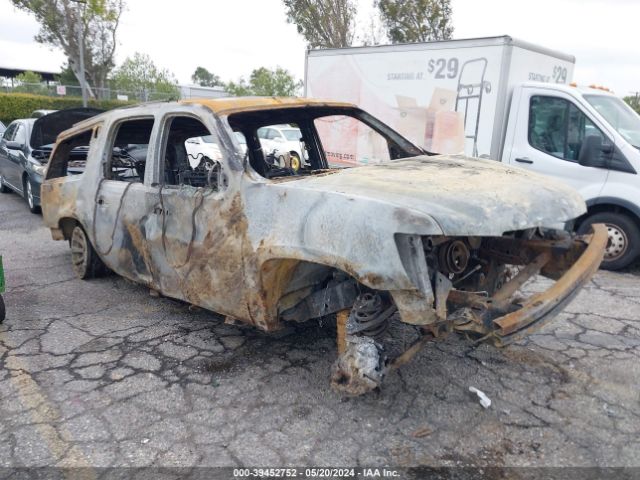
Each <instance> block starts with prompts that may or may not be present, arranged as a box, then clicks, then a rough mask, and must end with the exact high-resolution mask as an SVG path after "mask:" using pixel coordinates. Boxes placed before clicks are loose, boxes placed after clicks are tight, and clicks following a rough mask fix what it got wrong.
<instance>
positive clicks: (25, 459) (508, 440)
mask: <svg viewBox="0 0 640 480" xmlns="http://www.w3.org/2000/svg"><path fill="white" fill-rule="evenodd" d="M0 254H1V255H2V256H3V257H4V267H5V276H6V283H7V292H6V294H5V302H6V305H7V312H8V313H7V319H6V321H5V322H4V324H3V325H1V326H0V466H2V467H17V466H55V465H57V466H83V467H87V468H89V469H91V468H98V467H116V466H149V465H153V466H184V467H191V466H252V467H255V466H284V465H296V466H302V465H315V466H339V465H340V466H347V465H348V466H381V465H390V466H399V467H408V466H419V465H429V466H461V465H463V466H500V467H502V466H640V388H639V386H640V268H638V267H637V266H636V267H635V268H632V269H630V270H629V271H626V272H622V273H611V272H604V271H601V272H599V273H598V274H597V275H596V276H595V277H594V279H593V280H592V281H591V282H590V284H589V285H588V286H587V287H586V288H585V289H584V290H583V291H582V292H581V293H580V294H579V296H578V297H577V299H576V300H575V301H574V302H573V303H571V304H570V305H569V307H568V308H567V309H566V310H565V311H564V312H563V313H562V314H561V315H559V316H558V317H557V318H556V319H555V320H554V321H552V322H551V323H550V324H549V325H547V326H546V327H544V328H543V329H542V330H541V331H540V332H539V333H538V334H536V335H533V336H531V337H529V338H527V339H526V340H524V341H522V342H521V343H519V344H516V345H512V346H510V347H508V348H505V349H501V350H499V349H496V348H494V347H492V346H489V345H475V344H474V343H473V342H471V341H469V340H466V339H464V338H461V337H457V336H456V337H450V338H449V339H447V340H446V341H443V342H437V343H433V344H430V345H428V346H427V347H426V348H425V349H424V350H423V351H422V352H420V353H419V355H418V356H417V357H416V358H415V359H414V360H413V361H412V362H411V363H409V364H408V365H406V366H404V367H402V368H401V369H400V370H399V371H398V372H395V373H392V374H390V375H389V377H388V378H387V379H386V381H385V384H384V386H383V388H382V390H381V391H380V392H374V393H371V394H368V395H366V396H363V397H359V398H350V399H345V398H342V397H340V396H339V395H337V394H336V393H334V392H333V391H332V390H331V389H330V388H329V375H330V367H331V364H332V362H333V361H334V359H335V356H336V347H335V337H334V335H335V328H334V327H333V326H332V325H330V324H325V325H320V324H318V323H315V322H314V323H309V324H307V325H301V326H296V327H291V328H287V329H285V330H283V331H281V332H278V333H277V334H271V335H269V334H265V333H261V332H259V331H257V330H255V329H253V328H249V327H238V326H231V325H226V324H225V323H224V321H223V319H222V318H221V317H220V316H218V315H216V314H214V313H211V312H207V311H203V310H194V309H190V308H189V306H188V305H185V304H183V303H180V302H177V301H174V300H170V299H166V298H154V297H151V296H150V295H149V292H148V290H146V289H145V288H144V287H141V286H139V285H135V284H133V283H131V282H129V281H127V280H124V279H122V278H120V277H118V276H115V275H110V276H107V277H104V278H100V279H96V280H90V281H82V280H78V279H77V278H75V276H74V274H73V272H72V269H71V264H70V254H69V249H68V245H67V244H66V243H65V242H54V241H53V240H52V239H51V235H50V233H49V231H48V230H47V229H46V228H45V227H44V226H43V225H42V218H41V216H39V215H33V214H31V213H29V211H28V210H27V207H26V204H25V203H24V201H23V200H22V199H20V198H19V197H18V196H17V195H15V194H10V195H1V196H0ZM544 286H545V281H544V280H542V281H538V282H536V283H535V284H533V285H531V286H530V287H529V288H531V289H539V288H544ZM470 386H473V387H476V388H478V389H480V390H481V391H482V392H484V393H485V394H486V395H487V396H488V397H489V398H490V399H491V402H492V403H491V406H490V407H489V408H486V409H485V408H483V407H482V406H481V405H480V404H479V401H478V398H477V396H475V395H474V394H472V393H471V392H470V391H469V387H470Z"/></svg>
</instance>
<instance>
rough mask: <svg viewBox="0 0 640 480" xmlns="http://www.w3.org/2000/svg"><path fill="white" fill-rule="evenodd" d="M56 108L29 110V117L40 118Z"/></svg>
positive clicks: (54, 111) (53, 111)
mask: <svg viewBox="0 0 640 480" xmlns="http://www.w3.org/2000/svg"><path fill="white" fill-rule="evenodd" d="M57 111H58V110H34V111H33V112H31V118H40V117H44V116H45V115H51V114H52V113H56V112H57Z"/></svg>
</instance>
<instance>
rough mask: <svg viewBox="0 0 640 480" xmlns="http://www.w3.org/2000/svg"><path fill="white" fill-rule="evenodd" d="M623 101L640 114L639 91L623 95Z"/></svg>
mask: <svg viewBox="0 0 640 480" xmlns="http://www.w3.org/2000/svg"><path fill="white" fill-rule="evenodd" d="M624 101H625V102H627V103H628V104H629V106H630V107H631V108H633V109H634V110H635V111H636V112H638V115H640V93H638V92H636V94H635V95H633V96H628V97H624Z"/></svg>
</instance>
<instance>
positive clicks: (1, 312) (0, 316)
mask: <svg viewBox="0 0 640 480" xmlns="http://www.w3.org/2000/svg"><path fill="white" fill-rule="evenodd" d="M6 314H7V310H6V309H5V306H4V300H3V298H2V295H0V323H2V322H4V318H5V316H6Z"/></svg>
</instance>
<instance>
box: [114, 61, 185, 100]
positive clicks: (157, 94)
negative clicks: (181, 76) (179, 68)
mask: <svg viewBox="0 0 640 480" xmlns="http://www.w3.org/2000/svg"><path fill="white" fill-rule="evenodd" d="M111 80H112V83H113V86H114V88H115V89H117V90H122V91H125V92H134V93H136V94H138V95H140V96H141V98H147V99H149V100H154V99H156V98H162V99H178V98H179V97H180V90H179V88H178V82H177V80H176V79H175V77H174V75H173V73H171V72H170V71H169V70H166V69H160V68H158V67H157V66H156V65H155V64H154V63H153V60H151V57H150V56H149V55H147V54H143V53H138V52H136V53H135V54H134V55H133V58H131V57H127V58H126V59H125V61H124V62H123V63H122V65H120V67H119V68H118V69H117V70H116V71H115V72H114V74H113V77H112V78H111Z"/></svg>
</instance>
